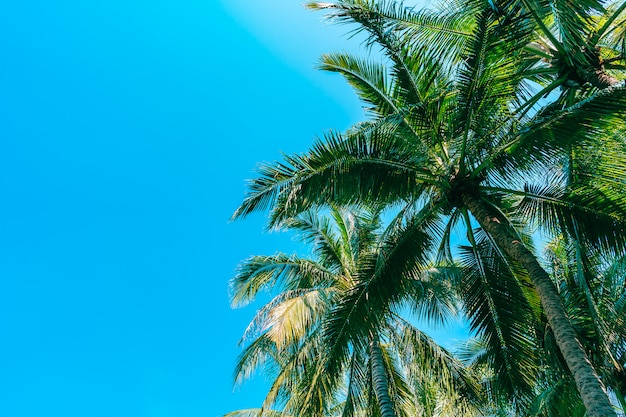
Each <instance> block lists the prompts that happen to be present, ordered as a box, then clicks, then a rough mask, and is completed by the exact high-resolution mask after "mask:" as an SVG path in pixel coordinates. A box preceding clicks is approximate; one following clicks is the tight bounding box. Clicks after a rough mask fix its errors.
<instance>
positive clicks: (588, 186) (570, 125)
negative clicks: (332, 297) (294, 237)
mask: <svg viewBox="0 0 626 417" xmlns="http://www.w3.org/2000/svg"><path fill="white" fill-rule="evenodd" d="M465 6H466V10H467V13H464V16H465V17H464V19H465V20H464V21H463V24H464V25H465V27H466V28H467V30H469V33H470V34H471V36H470V37H467V36H465V35H463V36H460V35H459V36H456V35H457V34H454V36H453V38H454V39H455V40H456V41H458V42H457V43H456V44H454V43H451V44H450V45H451V48H452V49H455V50H454V51H452V52H449V53H446V54H442V53H440V51H441V48H442V47H441V43H440V42H439V41H441V40H446V39H448V38H450V35H449V33H448V32H445V31H441V33H443V34H441V35H437V34H436V33H435V34H433V32H429V33H430V35H429V36H431V38H430V39H431V42H429V43H426V44H425V43H423V42H420V39H422V38H420V37H419V36H418V35H416V33H420V32H419V31H414V30H413V31H412V30H408V29H406V28H407V27H408V25H407V24H406V21H408V20H410V19H411V13H412V12H411V11H410V10H409V11H407V10H406V9H405V8H403V7H401V6H400V5H397V4H395V3H393V2H388V1H381V2H373V1H369V0H343V1H338V2H334V3H313V4H311V5H310V7H312V8H316V9H323V10H327V11H329V12H330V15H331V17H332V18H333V19H335V20H339V21H349V22H353V23H356V24H357V25H358V26H357V27H358V29H357V30H361V31H363V32H365V33H366V34H367V36H368V39H369V41H370V43H371V44H372V45H374V44H376V45H378V46H379V47H380V48H381V50H382V53H383V54H384V57H385V62H384V64H383V63H377V62H375V61H369V60H363V59H359V58H356V57H354V56H351V55H349V54H334V55H328V56H325V57H323V58H322V68H324V69H326V70H330V71H335V72H339V73H341V74H342V75H344V76H345V77H346V78H347V80H348V81H349V82H350V83H351V85H352V86H353V87H354V88H355V90H356V91H357V94H359V96H360V97H361V99H362V100H363V101H364V102H365V103H366V104H367V106H368V110H369V114H370V116H371V117H370V119H369V120H368V121H366V122H363V123H360V124H357V125H355V126H354V127H353V128H352V129H350V130H349V131H348V132H346V133H345V134H339V133H336V132H331V133H328V134H327V135H326V136H325V138H324V139H322V140H319V141H318V142H317V143H315V144H314V145H313V147H312V148H311V150H310V151H308V152H307V153H305V154H300V155H293V156H287V157H285V161H284V162H278V163H274V164H266V165H263V166H261V167H260V169H259V177H258V178H256V179H255V180H253V181H252V182H251V183H250V185H249V191H248V194H247V196H246V198H245V200H244V202H243V204H242V205H241V206H240V207H239V209H238V210H237V211H236V213H235V215H234V217H235V218H238V217H244V216H245V215H247V214H248V213H251V212H253V211H259V210H264V209H266V208H269V209H270V223H272V224H277V223H279V222H280V221H282V220H283V219H286V218H289V217H292V216H294V215H296V214H297V213H300V212H303V211H305V210H309V209H315V208H319V207H323V206H325V205H327V204H328V203H330V202H332V203H333V204H337V205H341V204H351V203H355V202H360V201H377V202H379V203H386V204H390V205H393V204H396V205H401V206H402V207H404V209H405V211H406V212H407V213H409V212H419V213H420V216H419V218H420V219H421V221H422V222H423V223H424V224H425V225H427V227H426V226H422V228H423V229H424V230H428V231H429V233H431V234H432V235H431V237H432V238H436V239H438V240H439V242H440V247H441V252H440V254H441V256H449V255H450V254H451V253H452V251H451V249H450V236H451V235H452V233H453V232H454V231H455V230H459V229H458V228H459V227H462V228H463V230H465V232H464V233H465V235H466V237H467V245H466V246H465V247H466V249H465V253H466V258H467V260H468V264H469V265H470V268H471V270H472V271H473V275H472V277H473V280H474V281H475V284H476V285H474V286H471V285H470V286H469V287H468V288H470V289H471V288H474V289H475V291H478V290H479V289H486V288H492V289H491V290H489V291H492V292H491V293H490V295H492V297H487V298H480V297H476V298H475V299H474V304H470V305H468V309H469V311H470V320H471V322H472V325H473V326H474V328H475V329H476V330H477V331H479V332H483V333H485V334H489V335H490V340H491V341H492V342H493V343H492V347H493V349H494V352H495V351H496V350H497V346H501V347H504V349H501V350H500V356H501V359H502V361H501V363H502V367H503V368H504V369H506V370H507V372H508V374H509V375H513V374H514V373H515V372H517V375H518V378H517V381H515V382H514V385H515V386H517V387H518V388H519V387H524V386H527V385H528V383H529V380H531V379H532V378H533V375H532V366H531V365H530V364H531V363H532V362H533V360H532V359H531V360H530V362H529V361H528V360H524V358H532V357H533V355H534V354H536V352H533V345H532V340H531V341H530V342H529V341H528V336H527V335H528V334H529V331H530V330H531V329H529V328H530V327H531V325H529V323H530V322H532V320H531V319H532V316H534V318H536V317H538V316H539V315H541V314H545V316H546V318H547V321H548V323H549V326H550V328H551V331H552V332H553V333H554V336H555V340H556V344H557V346H558V349H559V351H560V353H561V354H562V355H563V357H564V360H565V362H566V363H567V367H568V369H569V371H570V372H571V373H572V375H573V378H574V380H575V383H576V386H577V389H578V391H579V393H580V395H581V397H582V399H583V403H584V404H585V407H586V409H587V412H588V415H589V416H593V417H596V416H607V415H613V414H614V412H613V410H612V407H611V405H610V403H609V401H608V398H607V395H606V392H605V389H604V386H603V384H602V382H601V380H600V379H599V378H598V376H597V374H596V372H595V371H594V369H593V367H592V366H591V364H590V362H589V359H588V357H587V355H586V353H585V351H584V349H583V347H582V345H581V343H580V341H579V340H578V338H577V334H576V332H575V329H574V328H573V326H572V324H571V322H570V321H569V319H568V317H567V314H566V310H565V308H564V306H563V303H562V302H561V298H560V296H559V293H558V291H557V289H556V287H555V286H554V284H553V282H552V281H551V280H550V277H549V274H548V273H547V272H546V270H545V269H544V268H543V267H542V265H541V263H540V262H539V259H538V257H537V256H536V255H535V254H534V253H533V249H532V245H531V244H530V241H529V239H528V238H527V236H525V235H524V233H523V232H522V230H523V227H521V226H524V225H520V224H519V223H518V221H517V220H518V219H519V217H518V215H517V213H518V212H519V207H520V206H524V207H525V213H526V215H528V216H531V217H532V218H533V220H534V221H536V222H539V223H549V224H551V225H553V226H554V227H558V228H560V229H562V232H563V233H564V234H570V235H575V236H576V237H577V239H579V242H581V244H584V245H587V246H590V247H598V248H606V249H612V250H616V249H617V250H623V249H624V241H626V227H625V226H626V204H625V201H624V199H623V198H622V196H623V195H624V191H626V190H624V188H625V187H624V185H625V184H624V176H623V174H622V173H619V172H616V171H615V170H614V171H612V172H610V173H607V172H603V173H597V174H595V173H591V174H590V175H591V177H590V178H587V179H586V180H585V181H571V182H567V181H565V182H563V181H561V182H559V181H558V178H555V179H554V181H552V182H554V183H558V184H559V186H558V187H556V188H551V189H550V190H547V191H550V192H544V191H546V190H544V189H542V188H541V187H539V186H537V185H536V184H534V182H535V181H536V179H538V178H541V179H543V178H542V177H544V176H545V175H547V174H549V173H550V172H552V171H551V167H553V166H555V165H557V164H561V163H562V162H563V158H564V155H569V154H570V152H571V150H572V149H573V148H585V147H587V146H589V144H590V143H592V142H594V141H595V143H597V141H601V140H603V138H605V137H608V136H606V135H608V134H609V133H610V134H611V135H612V136H611V137H613V138H618V137H620V135H621V133H620V132H623V131H624V130H623V121H622V120H621V113H623V112H624V111H625V109H626V89H625V88H623V87H621V86H614V87H611V88H606V89H603V90H597V91H595V92H594V93H593V94H591V95H588V96H587V97H585V99H584V100H581V101H577V102H574V103H572V104H569V105H568V103H565V105H564V106H561V108H559V109H556V110H555V109H554V107H550V106H549V104H550V103H546V104H545V105H542V103H540V102H534V103H532V104H531V106H535V105H541V106H542V108H540V109H538V110H537V111H533V112H529V111H523V110H520V109H526V108H528V107H529V105H528V104H526V103H528V100H533V99H534V97H535V94H534V93H533V92H532V91H530V90H529V88H528V84H527V83H525V80H526V78H525V74H526V73H527V71H528V60H527V55H526V52H525V51H526V47H527V45H528V44H529V43H530V42H531V41H532V35H533V30H534V26H533V25H534V23H533V25H531V24H528V25H527V24H525V23H524V22H527V21H528V19H526V18H525V17H524V18H520V19H517V20H516V17H515V15H513V14H511V13H509V14H508V15H507V14H502V13H501V12H500V11H499V10H497V9H494V7H493V5H492V4H491V3H489V2H482V1H477V2H472V3H467V4H466V5H465ZM393 14H395V15H398V16H401V17H402V18H403V19H404V20H402V19H398V21H399V22H401V23H399V24H397V23H394V20H393V19H389V18H388V17H387V16H389V15H393ZM467 16H470V17H471V20H470V21H467V19H468V17H467ZM429 18H432V16H430V17H429ZM419 19H422V16H421V15H418V17H417V18H416V20H419ZM444 23H445V22H444ZM446 24H447V23H446ZM616 132H617V133H616ZM611 159H612V163H613V165H614V166H626V153H625V152H623V150H622V149H615V150H614V149H611ZM551 191H555V192H551ZM494 283H502V284H501V286H500V287H498V288H497V289H496V288H494V287H493V285H494ZM478 284H480V285H478ZM503 294H506V295H507V296H511V294H515V295H514V296H515V299H516V301H517V303H516V304H514V306H515V308H513V305H511V306H510V308H508V309H502V310H501V311H500V313H501V314H499V315H498V314H492V315H491V316H490V317H492V318H493V317H495V318H497V320H496V322H497V321H498V320H502V319H503V317H504V318H506V319H508V323H507V326H509V327H508V328H509V329H510V332H509V333H504V332H502V331H501V329H498V328H497V326H496V325H495V324H494V321H492V320H488V319H486V318H485V317H486V316H484V315H482V312H484V311H485V309H486V308H487V309H490V311H492V312H493V313H495V312H497V307H496V304H495V300H497V296H502V295H503ZM481 303H482V304H481ZM484 304H486V305H487V306H486V307H481V305H484ZM513 317H516V318H518V319H519V323H518V326H517V327H515V324H514V321H513V320H511V318H513ZM520 364H521V366H520ZM515 368H517V371H515V370H514V369H515ZM513 388H515V387H513Z"/></svg>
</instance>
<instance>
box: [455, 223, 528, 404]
mask: <svg viewBox="0 0 626 417" xmlns="http://www.w3.org/2000/svg"><path fill="white" fill-rule="evenodd" d="M470 241H471V242H473V243H472V246H462V247H461V248H460V253H459V256H460V260H461V262H462V265H463V269H464V273H463V281H462V284H461V285H462V293H463V300H464V305H465V309H466V310H467V316H468V318H469V320H470V325H471V328H472V330H473V331H474V332H476V333H477V334H478V335H480V337H482V338H483V339H484V340H485V346H486V349H487V351H486V354H485V359H487V360H488V361H489V363H490V364H491V366H493V369H494V372H495V375H496V378H497V383H498V385H499V387H500V389H501V390H504V392H508V393H510V394H515V395H516V397H517V398H519V399H520V400H526V401H528V399H529V398H530V397H531V393H532V387H533V385H534V381H535V380H536V374H535V369H536V363H537V362H536V360H537V359H536V358H537V353H536V347H535V343H534V342H533V339H534V337H535V335H534V331H533V327H534V324H533V323H534V313H533V309H532V308H531V306H530V305H529V304H528V300H527V299H526V296H525V293H524V291H523V290H522V288H521V287H520V282H519V281H518V280H517V279H516V277H515V274H516V272H517V271H515V270H514V269H512V268H511V265H510V261H508V260H506V259H503V258H502V256H501V255H500V253H499V251H498V250H497V249H496V248H494V247H493V246H492V245H491V242H490V241H489V240H487V239H486V238H485V237H484V236H482V234H479V235H474V237H472V238H471V239H470Z"/></svg>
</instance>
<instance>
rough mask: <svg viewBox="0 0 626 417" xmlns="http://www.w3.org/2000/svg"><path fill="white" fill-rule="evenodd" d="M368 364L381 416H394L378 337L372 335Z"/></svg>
mask: <svg viewBox="0 0 626 417" xmlns="http://www.w3.org/2000/svg"><path fill="white" fill-rule="evenodd" d="M370 366H371V368H372V383H373V385H374V394H375V395H376V401H377V402H378V408H379V409H380V415H381V416H382V417H396V412H395V411H394V410H393V403H392V401H391V397H390V396H389V384H388V383H387V372H385V361H384V360H383V352H382V350H381V349H380V342H379V341H378V338H376V337H374V338H373V339H372V341H371V343H370Z"/></svg>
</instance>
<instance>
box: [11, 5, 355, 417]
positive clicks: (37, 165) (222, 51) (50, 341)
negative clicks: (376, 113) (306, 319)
mask: <svg viewBox="0 0 626 417" xmlns="http://www.w3.org/2000/svg"><path fill="white" fill-rule="evenodd" d="M300 3H301V1H299V0H272V1H267V2H254V1H249V0H224V1H218V0H176V1H174V0H150V1H147V0H134V1H132V0H131V1H128V0H124V1H122V0H108V1H103V2H96V1H78V0H55V1H49V0H47V1H44V0H39V1H38V0H23V1H13V2H5V4H3V7H2V13H1V14H0V57H1V61H0V141H1V142H0V143H1V144H2V146H1V148H0V149H1V152H0V193H1V200H0V201H1V205H0V416H2V417H35V416H37V417H41V416H49V417H56V416H63V417H74V416H76V417H78V416H80V417H84V416H87V417H91V416H93V417H97V416H103V417H104V416H106V417H111V416H116V417H126V416H133V417H174V416H175V417H196V416H203V417H214V416H219V415H221V414H223V413H225V412H227V411H231V410H233V409H237V408H246V407H253V406H258V405H259V401H260V399H261V398H262V397H263V392H262V383H261V382H258V381H257V382H253V383H251V384H246V385H244V386H243V387H241V388H240V389H238V390H236V391H235V392H234V393H233V387H232V369H233V365H234V361H235V358H236V356H237V354H238V353H239V349H238V347H237V342H238V339H239V337H240V335H241V334H242V332H243V330H244V328H245V326H246V324H247V322H248V320H249V319H250V318H251V317H252V314H253V309H243V310H236V311H233V310H231V309H230V307H229V303H228V291H227V281H228V279H229V278H230V277H231V276H232V274H233V272H234V270H235V268H236V266H237V264H238V263H239V262H240V261H241V260H242V259H244V258H246V257H248V256H250V255H252V254H264V253H274V252H275V251H277V250H279V249H281V250H288V248H289V247H290V246H289V245H291V244H292V243H291V241H290V239H289V237H288V236H283V235H272V234H269V235H268V234H264V233H262V218H261V217H259V216H257V217H253V218H250V219H248V220H246V221H242V222H236V223H229V221H228V220H229V217H230V215H231V214H232V212H233V211H234V209H235V208H236V207H237V205H238V203H239V202H240V201H241V198H242V196H243V191H244V181H245V179H247V178H250V177H252V176H253V175H254V174H253V170H254V167H255V165H256V164H257V163H258V162H261V161H271V160H275V159H278V158H280V152H287V153H291V152H299V151H304V150H305V149H306V148H307V147H308V145H309V144H310V143H311V141H312V140H313V138H314V136H315V135H318V134H321V133H322V132H323V131H325V130H326V129H329V128H333V129H340V130H343V129H345V128H346V127H348V126H349V125H350V124H351V123H354V122H355V121H358V120H360V119H361V117H362V112H361V110H360V107H359V104H358V102H357V101H356V99H355V98H354V95H353V94H352V93H351V91H350V89H349V88H348V87H347V86H346V85H345V83H344V82H343V81H342V80H341V79H340V78H339V77H338V76H334V75H330V74H323V73H320V72H318V71H316V70H315V69H314V63H315V61H316V60H317V58H318V56H319V55H320V54H321V53H322V52H331V51H336V50H343V49H346V48H347V47H348V48H350V47H351V46H346V45H349V44H347V43H346V41H345V37H342V34H344V33H345V31H346V28H341V27H339V28H338V27H328V26H327V25H324V24H322V23H321V22H320V18H321V16H320V15H319V14H315V13H312V12H310V11H306V10H304V9H303V8H302V7H301V4H300Z"/></svg>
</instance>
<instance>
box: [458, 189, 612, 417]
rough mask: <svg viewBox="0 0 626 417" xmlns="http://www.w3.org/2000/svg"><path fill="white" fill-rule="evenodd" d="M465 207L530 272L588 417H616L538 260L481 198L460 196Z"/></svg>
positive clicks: (499, 215) (505, 222)
mask: <svg viewBox="0 0 626 417" xmlns="http://www.w3.org/2000/svg"><path fill="white" fill-rule="evenodd" d="M461 199H462V201H463V204H464V206H465V207H466V208H467V209H468V210H469V211H470V212H471V213H472V215H473V216H474V217H475V218H476V220H477V221H478V223H479V224H480V226H481V227H482V228H483V229H484V230H485V231H486V232H487V233H489V235H490V236H491V237H492V238H493V239H494V241H495V242H496V243H497V244H498V246H500V247H501V248H502V249H503V250H504V251H505V252H506V253H507V255H509V256H510V257H511V258H513V259H514V260H516V261H517V262H519V263H520V264H521V265H522V266H523V267H524V268H525V269H526V271H527V272H528V275H529V276H530V279H531V281H532V283H533V285H534V287H535V290H536V291H537V293H538V295H539V298H540V300H541V305H542V307H543V310H544V312H545V314H546V317H547V319H548V324H549V325H550V328H551V329H552V332H553V333H554V337H555V339H556V343H557V345H558V347H559V349H560V350H561V353H562V354H563V358H564V359H565V363H566V364H567V366H568V368H569V370H570V372H571V373H572V376H573V377H574V381H575V382H576V388H577V389H578V393H579V394H580V396H581V399H582V401H583V403H584V405H585V408H586V409H587V413H588V416H589V417H615V415H616V413H615V411H614V410H613V407H612V406H611V403H610V401H609V398H608V396H607V393H606V391H605V388H604V386H603V384H602V381H600V379H599V378H598V375H597V374H596V372H595V370H594V369H593V366H592V365H591V362H590V361H589V359H588V358H587V355H586V353H585V351H584V349H583V347H582V345H581V344H580V342H579V341H578V339H577V337H576V332H575V330H574V328H573V327H572V324H571V322H570V321H569V318H568V317H567V315H566V313H565V308H564V307H563V304H562V302H561V297H560V296H559V293H558V292H557V290H556V287H555V286H554V284H553V283H552V281H551V280H550V276H549V275H548V273H547V272H546V271H545V270H544V269H543V268H542V267H541V265H540V264H539V262H538V261H537V258H536V257H535V256H534V255H533V254H532V253H531V252H530V250H528V248H527V247H526V246H525V245H524V244H523V243H522V242H521V241H520V240H519V239H518V238H517V236H516V234H515V231H514V230H513V229H512V228H511V227H510V226H509V225H508V222H507V221H506V219H504V218H503V217H502V215H501V214H500V213H498V212H497V211H495V210H493V209H492V208H491V206H489V205H488V204H487V203H486V202H484V201H483V200H482V199H481V198H480V197H478V196H476V195H472V194H469V193H464V194H462V196H461Z"/></svg>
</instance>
